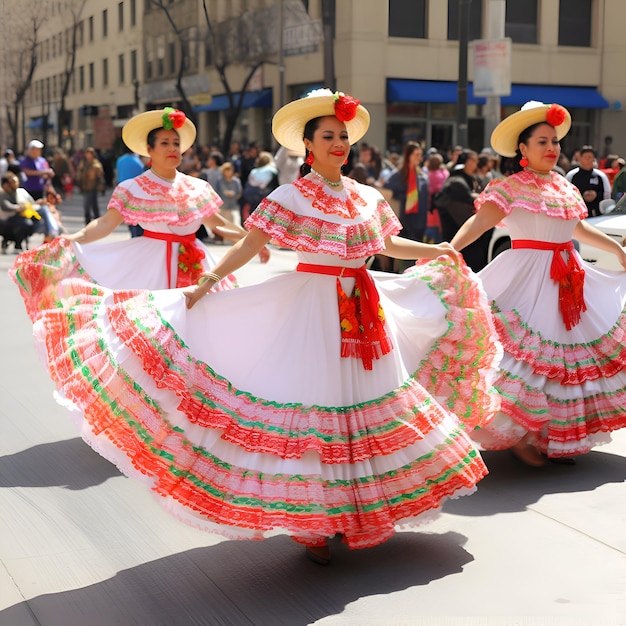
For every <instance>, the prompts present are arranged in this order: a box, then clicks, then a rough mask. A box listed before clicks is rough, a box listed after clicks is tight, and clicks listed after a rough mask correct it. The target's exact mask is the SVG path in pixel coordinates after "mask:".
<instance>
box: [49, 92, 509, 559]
mask: <svg viewBox="0 0 626 626" xmlns="http://www.w3.org/2000/svg"><path fill="white" fill-rule="evenodd" d="M368 122H369V115H368V113H367V111H366V109H365V108H364V107H362V106H361V105H360V104H359V102H358V101H355V100H353V99H352V98H350V97H349V96H346V95H345V94H339V93H336V94H333V93H332V92H330V91H328V90H322V91H319V92H314V93H312V94H311V95H309V96H308V97H306V98H304V99H302V100H298V101H296V102H292V103H290V104H288V105H286V106H285V107H283V108H282V109H281V110H280V111H278V112H277V113H276V115H275V117H274V124H273V131H274V134H275V136H276V138H277V139H278V141H279V142H280V143H281V145H283V146H284V147H285V148H287V149H288V150H298V151H300V152H303V151H304V148H305V147H306V148H307V150H308V152H309V155H310V156H309V157H308V161H309V163H310V164H311V165H312V168H310V171H309V173H308V174H307V175H306V176H304V177H303V178H300V179H298V180H296V181H295V182H293V183H290V184H287V185H283V186H281V187H279V188H277V189H276V190H274V191H273V192H272V193H271V194H270V195H269V196H268V197H267V198H265V199H264V200H263V201H262V202H261V204H260V205H259V207H258V208H257V209H256V211H255V212H254V213H253V215H252V216H251V217H250V218H249V220H248V222H247V224H246V225H247V227H248V228H249V229H250V230H249V233H248V235H247V236H246V237H245V238H244V239H243V240H241V241H240V242H238V243H237V244H235V246H234V247H233V248H232V249H231V250H230V251H229V252H228V254H227V255H226V257H225V259H224V260H223V261H222V262H220V263H219V264H218V265H217V266H216V267H215V268H214V270H213V271H212V272H206V273H205V274H204V275H203V279H202V280H201V281H200V283H201V284H200V285H199V286H196V287H193V288H189V289H188V290H186V292H185V293H184V294H183V293H181V292H180V291H177V290H169V291H167V290H162V291H156V292H152V293H148V292H140V293H123V292H113V293H112V294H110V293H107V292H106V290H105V291H103V292H102V294H91V293H90V294H85V297H84V299H82V300H81V301H80V303H76V302H73V303H72V304H73V305H75V306H72V309H71V312H69V311H64V310H63V307H62V306H61V307H59V308H55V309H53V308H51V309H50V310H49V311H46V312H45V315H44V316H43V318H42V324H41V327H42V328H43V329H46V328H49V329H51V331H52V329H57V328H61V329H64V330H65V331H66V334H67V336H68V338H69V339H71V344H68V341H66V340H65V338H61V339H62V340H60V341H55V342H48V344H47V345H48V350H49V351H50V352H51V354H49V359H50V360H51V362H53V363H54V364H55V367H54V368H51V373H52V376H53V377H54V379H55V381H56V384H57V386H58V387H59V388H60V390H61V392H62V393H63V394H64V395H66V396H71V398H70V399H71V400H72V402H73V403H74V405H75V406H76V409H77V411H79V412H82V414H83V420H82V434H83V437H84V438H85V439H86V440H87V441H88V442H90V443H91V444H92V445H93V447H94V448H95V449H96V450H98V451H99V452H100V453H102V454H104V455H105V456H106V457H107V458H108V459H109V460H111V461H112V462H114V463H115V464H116V465H117V466H118V467H120V468H121V469H122V470H123V471H124V472H125V473H126V474H128V475H130V476H135V477H138V478H140V479H143V480H145V481H147V482H148V483H149V484H150V486H151V488H152V489H153V490H154V492H155V493H156V494H158V495H159V496H160V498H159V500H160V501H161V502H162V503H163V505H164V506H165V507H166V508H167V509H168V510H169V511H170V512H172V513H173V514H175V515H177V516H178V517H179V518H180V519H182V520H184V521H187V522H189V523H191V524H193V525H195V526H197V527H200V528H203V529H205V530H208V531H211V532H218V533H221V534H223V535H225V536H227V537H229V538H232V539H262V538H264V537H268V536H272V535H275V534H278V533H281V534H287V535H290V536H291V537H293V538H294V539H295V540H296V541H297V542H299V543H300V544H303V545H305V546H306V547H307V551H306V554H307V555H308V556H309V558H310V559H311V560H313V561H315V562H316V563H320V564H327V563H328V562H329V560H330V553H329V549H328V546H327V543H326V542H327V538H328V537H332V536H335V535H341V537H342V538H343V541H344V542H345V543H347V544H348V546H349V547H351V548H364V547H368V546H373V545H376V544H378V543H381V542H383V541H385V540H386V539H388V538H389V537H391V536H392V535H393V534H394V532H395V528H396V525H398V524H407V525H410V526H413V525H418V524H420V523H422V521H423V520H426V519H429V518H431V517H434V516H435V515H436V513H437V512H438V511H439V510H440V508H441V505H442V503H443V502H444V501H445V500H446V499H447V498H448V497H456V496H460V495H463V494H467V493H471V492H472V491H473V490H474V488H475V485H476V483H477V482H478V481H479V480H480V479H481V478H482V477H483V476H484V475H485V473H486V469H485V466H484V464H483V462H482V460H481V458H480V456H479V455H478V454H477V453H476V451H475V450H474V448H473V446H472V443H471V441H470V439H469V437H468V435H467V433H466V429H469V428H472V427H473V426H475V425H478V424H480V423H481V422H482V421H483V420H484V419H487V418H488V417H489V415H490V414H491V413H492V412H493V408H494V407H492V406H491V400H490V399H491V395H490V391H491V376H492V374H493V373H495V367H494V361H495V360H496V359H497V358H498V349H497V342H494V341H491V338H492V336H493V333H494V329H493V327H492V326H491V315H490V312H489V309H488V304H487V300H486V297H485V296H484V294H483V293H482V292H481V290H480V287H479V284H478V282H477V281H476V280H475V279H473V278H472V275H471V274H470V273H469V271H468V269H467V267H466V266H465V265H464V264H463V262H462V261H460V260H459V258H458V255H457V253H456V252H455V251H454V250H453V249H452V248H451V246H450V245H449V244H441V245H436V246H434V245H428V244H422V243H417V242H413V241H409V240H406V239H399V238H397V237H396V236H395V235H396V233H397V232H398V231H399V229H400V227H399V224H398V221H397V218H396V217H395V215H394V214H393V212H392V211H391V208H390V207H389V205H388V204H387V203H386V202H385V201H384V199H383V198H382V196H380V194H379V192H378V191H377V190H376V189H374V188H372V187H368V186H365V185H360V184H358V183H356V182H355V181H352V180H351V179H349V178H344V177H342V176H341V166H342V164H343V162H344V160H345V159H346V157H347V155H348V152H349V150H350V143H354V142H356V141H358V140H359V139H360V138H361V137H362V136H363V135H364V134H365V132H366V130H367V127H368ZM313 155H314V156H313ZM270 239H273V240H275V241H276V242H277V243H278V244H279V245H281V246H283V247H289V248H292V249H294V250H296V251H297V255H298V260H299V265H298V267H297V271H294V272H291V273H288V274H284V275H281V276H277V277H274V278H272V279H269V280H267V281H265V282H264V283H261V284H258V285H253V286H250V287H244V288H240V289H232V290H227V291H222V292H217V293H215V286H216V285H217V284H218V283H220V282H221V281H222V277H223V276H226V275H228V274H230V273H231V272H232V271H234V270H235V269H236V268H238V267H240V266H241V265H243V264H244V263H245V262H247V261H249V260H250V259H252V258H253V257H254V256H255V255H256V254H258V253H259V251H260V250H261V249H262V248H263V247H264V246H265V244H266V243H267V242H268V241H269V240H270ZM377 253H385V254H392V255H396V256H399V257H400V258H403V259H415V258H417V257H424V258H426V259H432V261H431V262H430V263H423V264H420V265H419V266H417V267H415V268H414V269H413V270H411V271H410V272H409V273H407V274H405V275H404V276H401V277H399V276H397V275H394V274H377V275H373V274H371V273H370V272H368V271H367V269H366V266H365V261H366V259H367V258H368V257H369V256H371V255H373V254H377ZM209 289H211V293H210V294H209V293H208V292H209ZM186 299H187V300H188V302H186ZM187 305H188V308H187ZM251 312H253V314H252V315H251ZM70 313H71V316H72V323H71V325H70V324H68V323H67V322H66V318H67V317H68V315H70ZM226 327H236V328H243V327H245V328H246V333H245V334H244V335H242V336H233V334H232V333H226V332H222V331H221V330H220V329H223V328H226ZM96 336H97V341H94V338H95V337H96ZM70 359H71V365H70ZM66 365H67V367H66ZM77 365H78V366H79V367H77ZM70 368H71V370H72V371H71V373H70V375H68V374H67V373H66V370H67V369H70ZM133 381H134V382H133Z"/></svg>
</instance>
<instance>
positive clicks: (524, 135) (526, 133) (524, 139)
mask: <svg viewBox="0 0 626 626" xmlns="http://www.w3.org/2000/svg"><path fill="white" fill-rule="evenodd" d="M542 124H548V122H537V123H536V124H533V125H532V126H529V127H528V128H526V129H524V130H523V131H522V132H521V133H520V135H519V137H518V138H517V145H518V146H519V144H520V143H525V144H527V143H528V139H529V138H530V136H531V135H532V134H533V133H534V132H535V129H536V128H537V127H538V126H541V125H542ZM548 126H550V124H548ZM521 158H522V153H521V151H520V149H519V148H518V149H517V150H516V151H515V157H513V161H514V164H513V174H517V172H521V171H522V170H523V169H524V168H523V167H522V166H521V165H520V164H519V160H520V159H521Z"/></svg>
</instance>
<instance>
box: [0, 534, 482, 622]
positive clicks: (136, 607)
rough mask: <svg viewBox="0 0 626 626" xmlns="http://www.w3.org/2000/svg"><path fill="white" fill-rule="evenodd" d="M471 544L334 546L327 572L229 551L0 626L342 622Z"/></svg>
mask: <svg viewBox="0 0 626 626" xmlns="http://www.w3.org/2000/svg"><path fill="white" fill-rule="evenodd" d="M465 542H466V538H465V537H464V536H463V535H460V534H458V533H454V532H447V533H444V534H440V535H437V534H430V533H414V532H411V533H400V534H397V535H395V536H394V537H393V538H392V539H390V540H389V541H388V542H387V543H385V544H383V545H381V546H377V547H375V548H371V549H369V550H357V551H350V550H349V549H348V548H347V547H345V546H343V545H341V544H340V543H339V541H338V540H336V541H333V542H332V549H333V563H332V564H331V565H330V566H328V567H321V566H319V565H315V564H314V563H311V562H309V561H308V560H307V559H306V558H305V556H304V549H303V548H302V547H301V546H299V545H298V544H296V543H294V542H292V541H291V540H289V539H288V538H286V537H275V538H272V539H268V540H266V541H263V542H236V541H225V542H223V543H220V544H218V545H215V546H212V547H209V548H197V549H193V550H189V551H186V552H181V553H179V554H174V555H172V556H168V557H165V558H163V559H159V560H157V561H152V562H150V563H145V564H142V565H138V566H137V567H134V568H131V569H127V570H123V571H120V572H119V573H118V574H116V575H115V576H113V577H112V578H110V579H108V580H105V581H102V582H100V583H97V584H94V585H90V586H88V587H84V588H82V589H75V590H72V591H66V592H62V593H56V594H48V595H42V596H37V597H35V598H32V599H31V600H28V601H25V602H22V603H20V604H16V605H14V606H12V607H10V608H8V609H6V610H4V611H2V612H0V624H14V623H19V617H20V616H22V617H23V616H24V615H30V616H32V617H33V618H34V619H35V620H37V621H36V622H35V623H41V624H46V626H54V625H56V624H58V625H61V624H62V625H63V626H74V625H79V624H80V625H81V626H82V625H83V624H85V623H89V624H93V625H95V626H98V625H100V624H102V625H105V624H106V625H107V626H108V625H109V624H118V623H119V624H157V623H158V624H167V625H168V626H171V625H175V624H181V625H183V624H185V625H187V624H210V625H213V624H233V625H240V624H255V625H256V626H263V625H265V624H267V625H268V626H269V625H271V626H278V625H282V624H285V625H289V626H299V625H304V624H310V623H311V622H315V621H316V620H319V619H322V618H324V617H328V616H332V615H337V614H340V613H341V612H342V611H343V610H344V608H345V607H346V605H348V604H349V603H351V602H355V601H357V600H358V599H359V598H363V597H371V596H376V595H379V594H388V593H392V592H395V591H402V590H404V589H407V588H410V587H414V586H423V585H428V584H429V583H430V582H431V581H433V580H436V579H440V578H443V577H446V576H451V575H454V574H460V573H461V572H462V570H463V567H464V566H465V565H466V564H467V563H469V562H471V561H472V560H473V557H472V556H471V555H470V554H469V553H468V552H467V551H466V550H464V548H463V544H464V543H465ZM414 608H415V610H416V611H417V610H418V609H417V607H414ZM14 620H17V621H14ZM85 620H87V621H85Z"/></svg>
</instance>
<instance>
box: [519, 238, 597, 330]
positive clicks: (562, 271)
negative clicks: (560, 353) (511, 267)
mask: <svg viewBox="0 0 626 626" xmlns="http://www.w3.org/2000/svg"><path fill="white" fill-rule="evenodd" d="M511 245H512V247H513V249H514V250H515V249H519V248H532V249H533V250H552V264H551V265H550V278H551V279H552V280H554V281H555V282H557V283H558V284H559V309H560V310H561V316H562V317H563V322H564V323H565V328H567V330H572V328H573V327H574V326H576V325H577V324H579V323H580V315H581V313H582V312H584V311H586V310H587V305H586V304H585V296H584V284H585V270H584V269H583V268H582V267H580V264H579V263H578V260H577V258H576V255H575V254H572V252H573V250H574V244H573V243H572V241H566V242H565V243H553V242H551V241H536V240H534V239H515V240H513V241H512V242H511ZM562 252H567V255H568V257H569V258H568V260H567V263H566V262H565V259H564V258H563V255H562V254H561V253H562Z"/></svg>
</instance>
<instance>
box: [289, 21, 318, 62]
mask: <svg viewBox="0 0 626 626" xmlns="http://www.w3.org/2000/svg"><path fill="white" fill-rule="evenodd" d="M321 40H322V20H309V21H307V22H303V23H301V24H294V25H292V26H286V27H285V28H284V30H283V51H284V54H285V56H295V55H298V54H308V53H310V52H315V51H316V50H317V44H318V43H319V42H320V41H321Z"/></svg>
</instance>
